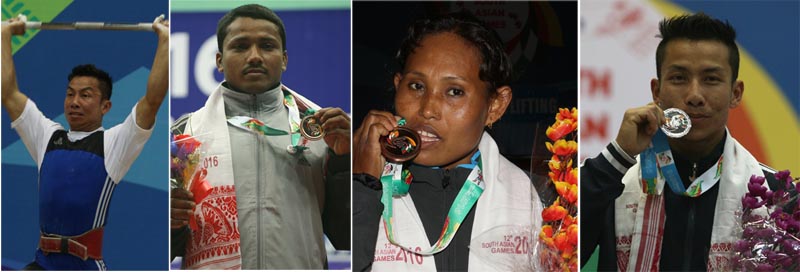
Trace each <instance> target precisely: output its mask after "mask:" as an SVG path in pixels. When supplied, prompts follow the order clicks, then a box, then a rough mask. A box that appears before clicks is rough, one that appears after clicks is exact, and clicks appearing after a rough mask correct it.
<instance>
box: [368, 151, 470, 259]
mask: <svg viewBox="0 0 800 272" xmlns="http://www.w3.org/2000/svg"><path fill="white" fill-rule="evenodd" d="M482 165H483V164H482V162H481V156H480V151H477V152H475V155H473V156H472V158H471V164H470V165H467V166H468V168H472V171H471V172H470V173H469V176H467V182H465V183H464V186H463V187H461V191H459V192H458V195H457V196H456V199H455V201H453V204H452V205H451V206H450V211H449V212H448V213H447V218H445V221H444V228H442V233H441V235H440V236H439V240H438V241H436V243H434V244H433V245H432V246H430V247H429V248H425V249H422V250H421V251H415V250H414V249H413V248H412V247H407V246H403V245H401V244H400V243H398V242H397V241H396V240H395V237H396V236H397V235H396V234H395V233H394V229H393V227H392V226H393V220H394V218H393V213H392V212H393V210H392V202H393V198H394V197H401V196H404V195H406V194H408V188H409V186H410V185H411V180H412V176H411V172H409V171H408V169H403V165H402V164H396V163H386V165H385V166H384V169H383V175H381V184H382V185H383V193H382V195H381V203H383V207H384V208H383V214H382V215H381V217H382V219H383V223H384V226H385V228H386V237H387V238H388V240H389V242H391V243H392V244H394V245H396V246H399V247H401V248H403V249H405V250H407V251H409V252H414V253H416V254H420V255H433V254H436V253H438V252H440V251H442V250H444V249H445V248H446V247H447V246H448V245H450V242H451V241H452V240H453V236H454V234H455V233H456V232H457V231H458V228H459V227H460V226H461V222H463V221H464V218H466V217H467V214H468V213H469V211H470V210H471V209H472V207H473V206H474V205H475V203H476V202H478V198H480V196H481V194H482V193H483V190H484V183H483V171H482V170H481V166H482Z"/></svg>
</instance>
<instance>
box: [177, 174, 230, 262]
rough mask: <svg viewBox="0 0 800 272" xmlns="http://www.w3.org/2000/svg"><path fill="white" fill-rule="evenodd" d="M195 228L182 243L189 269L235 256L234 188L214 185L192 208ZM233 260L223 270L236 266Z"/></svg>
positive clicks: (228, 259)
mask: <svg viewBox="0 0 800 272" xmlns="http://www.w3.org/2000/svg"><path fill="white" fill-rule="evenodd" d="M194 216H195V219H196V220H197V225H198V227H199V230H198V231H193V232H192V235H191V239H190V241H189V243H187V245H186V257H185V259H184V262H185V266H186V267H188V268H192V269H198V268H202V267H204V266H209V265H213V264H219V263H224V262H228V261H233V260H237V259H239V258H240V257H241V256H240V252H239V228H238V226H237V225H236V224H238V219H237V218H238V216H237V212H236V191H235V190H234V186H233V185H224V186H218V187H214V188H213V189H211V193H209V194H208V196H207V197H206V198H205V199H203V201H202V202H200V203H199V204H198V205H197V206H196V207H195V212H194ZM240 266H241V263H237V264H235V265H232V266H230V267H227V268H223V269H235V268H236V267H240Z"/></svg>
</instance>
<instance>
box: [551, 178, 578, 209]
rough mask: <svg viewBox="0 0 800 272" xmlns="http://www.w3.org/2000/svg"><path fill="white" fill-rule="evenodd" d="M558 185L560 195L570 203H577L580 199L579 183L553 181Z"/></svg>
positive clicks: (557, 189)
mask: <svg viewBox="0 0 800 272" xmlns="http://www.w3.org/2000/svg"><path fill="white" fill-rule="evenodd" d="M553 184H554V185H555V186H556V191H557V192H558V195H560V196H561V197H562V198H564V199H566V200H567V202H569V203H570V204H575V202H577V201H578V185H575V184H569V183H567V182H564V181H553Z"/></svg>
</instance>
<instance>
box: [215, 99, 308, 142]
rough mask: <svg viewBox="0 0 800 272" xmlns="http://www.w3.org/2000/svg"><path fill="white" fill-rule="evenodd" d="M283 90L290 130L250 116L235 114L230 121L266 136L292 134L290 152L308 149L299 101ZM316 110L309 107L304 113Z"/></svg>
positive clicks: (232, 123)
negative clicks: (302, 134) (303, 132)
mask: <svg viewBox="0 0 800 272" xmlns="http://www.w3.org/2000/svg"><path fill="white" fill-rule="evenodd" d="M282 91H283V105H284V106H286V108H287V109H288V110H289V117H288V119H289V130H290V132H286V131H284V130H282V129H277V128H272V127H270V126H267V125H266V124H264V122H261V120H258V119H256V118H253V117H249V116H234V117H231V118H228V123H229V124H231V125H233V126H235V127H238V128H241V129H244V130H247V131H251V132H253V133H255V134H259V135H264V136H277V135H290V137H291V141H292V145H291V146H289V149H290V152H291V151H295V152H296V151H302V150H305V149H308V147H307V146H306V144H308V140H307V139H305V138H302V137H301V135H300V110H299V109H298V108H297V103H296V102H295V101H294V97H293V96H292V94H291V93H289V92H288V91H286V90H282ZM315 112H316V111H315V110H314V109H311V108H308V109H307V110H306V111H305V112H304V114H305V115H311V114H314V113H315ZM301 138H302V139H303V142H302V143H301V142H300V139H301ZM292 153H293V152H292Z"/></svg>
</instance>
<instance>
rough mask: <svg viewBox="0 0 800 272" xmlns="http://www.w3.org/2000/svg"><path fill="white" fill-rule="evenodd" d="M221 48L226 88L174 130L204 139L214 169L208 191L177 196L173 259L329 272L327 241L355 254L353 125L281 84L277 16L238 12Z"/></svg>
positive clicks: (281, 33) (222, 30)
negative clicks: (351, 175)
mask: <svg viewBox="0 0 800 272" xmlns="http://www.w3.org/2000/svg"><path fill="white" fill-rule="evenodd" d="M217 42H218V46H219V52H218V53H217V58H216V60H217V68H218V70H219V71H220V72H222V73H223V74H224V75H225V81H224V82H222V83H221V84H220V85H219V87H218V88H217V90H216V91H215V92H214V93H212V94H211V95H210V96H209V98H208V100H207V101H206V104H205V106H204V107H203V108H200V109H199V110H197V111H196V112H194V113H191V114H189V115H186V116H183V117H181V118H179V119H178V120H177V121H176V122H175V124H174V126H173V133H175V134H188V135H206V136H205V137H203V138H201V139H207V140H205V142H204V143H203V144H204V145H206V147H207V148H208V151H207V152H206V153H205V154H204V155H203V157H204V158H208V159H210V160H211V161H213V163H211V164H208V167H207V168H206V169H204V171H205V172H204V175H203V176H202V177H201V178H199V179H196V180H194V181H193V182H194V183H198V184H202V185H203V186H205V188H206V190H198V189H196V187H194V186H193V187H192V188H173V189H172V194H171V211H170V217H171V227H172V233H171V240H172V255H173V256H184V258H183V266H184V268H188V269H323V268H324V267H326V265H327V262H326V251H325V246H324V240H323V232H324V233H325V234H327V235H328V237H329V239H330V240H331V242H332V243H333V245H334V246H335V247H337V248H344V249H346V248H349V244H350V222H349V218H350V217H349V214H350V205H349V202H350V184H349V170H350V164H349V163H350V118H349V117H348V116H347V115H346V114H345V113H344V111H342V110H341V109H339V108H322V109H320V108H319V106H317V105H316V104H314V103H312V102H311V101H309V100H307V99H306V98H304V97H302V96H300V95H299V94H298V93H296V92H294V91H292V90H290V89H289V88H288V87H286V86H285V85H283V84H281V74H282V73H283V72H284V71H285V70H286V67H287V63H288V54H287V50H286V34H285V30H284V25H283V22H282V21H281V19H280V18H279V17H278V16H277V15H276V14H275V13H274V12H273V11H272V10H270V9H268V8H266V7H263V6H260V5H255V4H252V5H244V6H240V7H237V8H235V9H233V10H231V11H230V12H228V13H227V14H226V15H225V16H224V17H222V19H220V21H219V24H218V28H217ZM200 187H202V186H200ZM187 189H188V190H187ZM200 193H202V194H203V195H205V197H202V198H201V197H198V196H199V195H200ZM190 218H193V220H194V221H196V224H189V221H190ZM190 225H191V226H190Z"/></svg>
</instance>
